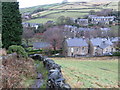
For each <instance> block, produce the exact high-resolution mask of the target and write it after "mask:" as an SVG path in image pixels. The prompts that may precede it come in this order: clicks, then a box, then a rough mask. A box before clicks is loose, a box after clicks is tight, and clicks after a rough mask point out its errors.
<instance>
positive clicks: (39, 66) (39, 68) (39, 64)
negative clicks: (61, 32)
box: [35, 61, 48, 88]
mask: <svg viewBox="0 0 120 90" xmlns="http://www.w3.org/2000/svg"><path fill="white" fill-rule="evenodd" d="M35 65H37V72H38V73H41V74H42V76H43V79H44V83H43V85H42V86H41V87H40V88H46V83H47V80H48V71H47V69H46V68H45V67H44V65H43V63H42V62H40V61H35Z"/></svg>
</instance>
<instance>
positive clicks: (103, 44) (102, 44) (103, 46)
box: [100, 43, 110, 49]
mask: <svg viewBox="0 0 120 90" xmlns="http://www.w3.org/2000/svg"><path fill="white" fill-rule="evenodd" d="M108 46H110V44H107V43H101V45H100V48H102V49H104V48H106V47H108Z"/></svg>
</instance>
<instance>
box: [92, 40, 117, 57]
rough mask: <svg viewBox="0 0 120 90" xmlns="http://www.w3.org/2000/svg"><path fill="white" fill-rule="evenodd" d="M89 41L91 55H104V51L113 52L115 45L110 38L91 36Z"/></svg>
mask: <svg viewBox="0 0 120 90" xmlns="http://www.w3.org/2000/svg"><path fill="white" fill-rule="evenodd" d="M90 41H91V48H92V49H91V51H92V53H91V54H92V55H104V54H106V53H110V52H115V47H114V45H113V43H112V42H111V40H110V39H106V38H92V39H91V40H90Z"/></svg>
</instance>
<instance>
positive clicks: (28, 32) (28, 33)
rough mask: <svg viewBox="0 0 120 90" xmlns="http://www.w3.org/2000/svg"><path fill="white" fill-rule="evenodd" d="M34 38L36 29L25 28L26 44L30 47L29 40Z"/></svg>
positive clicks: (23, 35)
mask: <svg viewBox="0 0 120 90" xmlns="http://www.w3.org/2000/svg"><path fill="white" fill-rule="evenodd" d="M33 36H34V28H32V27H24V28H23V34H22V37H23V38H24V39H25V41H26V44H27V46H28V42H29V39H30V38H32V37H33Z"/></svg>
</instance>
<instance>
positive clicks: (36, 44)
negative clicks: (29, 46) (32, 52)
mask: <svg viewBox="0 0 120 90" xmlns="http://www.w3.org/2000/svg"><path fill="white" fill-rule="evenodd" d="M33 47H34V48H36V49H39V48H47V47H50V44H49V43H47V42H34V43H33Z"/></svg>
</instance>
